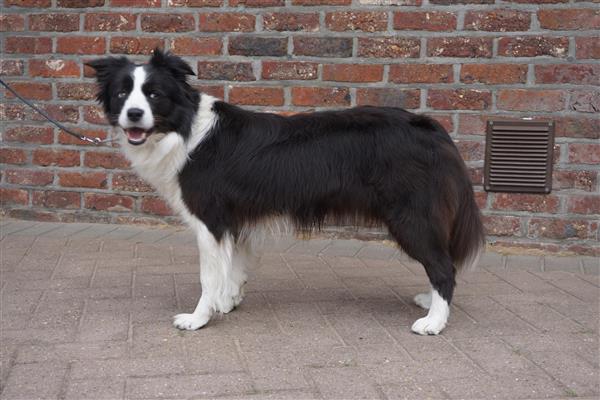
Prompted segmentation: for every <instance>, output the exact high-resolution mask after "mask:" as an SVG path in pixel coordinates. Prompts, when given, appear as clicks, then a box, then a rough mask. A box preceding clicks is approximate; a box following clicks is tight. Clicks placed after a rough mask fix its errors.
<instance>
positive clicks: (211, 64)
mask: <svg viewBox="0 0 600 400" xmlns="http://www.w3.org/2000/svg"><path fill="white" fill-rule="evenodd" d="M197 75H198V79H207V80H215V81H220V80H225V81H254V80H256V78H255V77H254V72H253V71H252V64H250V63H249V62H240V63H237V62H230V61H199V62H198V74H197Z"/></svg>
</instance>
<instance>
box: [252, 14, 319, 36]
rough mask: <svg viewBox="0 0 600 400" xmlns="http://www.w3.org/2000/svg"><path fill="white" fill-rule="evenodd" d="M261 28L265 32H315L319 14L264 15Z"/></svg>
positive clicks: (317, 26)
mask: <svg viewBox="0 0 600 400" xmlns="http://www.w3.org/2000/svg"><path fill="white" fill-rule="evenodd" d="M263 28H264V29H265V30H267V31H294V32H295V31H307V32H316V31H318V30H319V14H316V13H281V12H274V13H266V14H264V15H263Z"/></svg>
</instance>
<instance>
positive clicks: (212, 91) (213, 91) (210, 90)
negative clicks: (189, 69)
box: [192, 85, 225, 99]
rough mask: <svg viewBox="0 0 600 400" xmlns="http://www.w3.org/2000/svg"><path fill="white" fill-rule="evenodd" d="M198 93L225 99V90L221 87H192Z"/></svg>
mask: <svg viewBox="0 0 600 400" xmlns="http://www.w3.org/2000/svg"><path fill="white" fill-rule="evenodd" d="M192 86H193V87H194V89H196V90H197V91H199V92H200V93H206V94H208V95H210V96H213V97H216V98H218V99H222V98H224V97H225V88H224V87H223V86H222V85H192Z"/></svg>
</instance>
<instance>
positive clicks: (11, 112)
mask: <svg viewBox="0 0 600 400" xmlns="http://www.w3.org/2000/svg"><path fill="white" fill-rule="evenodd" d="M27 113H29V109H28V108H25V105H24V104H18V103H7V102H0V121H23V120H24V119H26V118H27Z"/></svg>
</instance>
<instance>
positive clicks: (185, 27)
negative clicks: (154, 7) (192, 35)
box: [140, 14, 196, 32]
mask: <svg viewBox="0 0 600 400" xmlns="http://www.w3.org/2000/svg"><path fill="white" fill-rule="evenodd" d="M140 21H141V26H142V30H143V31H146V32H189V31H193V30H194V29H195V28H196V21H194V17H193V16H192V15H188V14H142V16H141V17H140Z"/></svg>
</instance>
